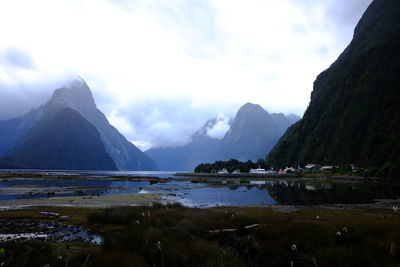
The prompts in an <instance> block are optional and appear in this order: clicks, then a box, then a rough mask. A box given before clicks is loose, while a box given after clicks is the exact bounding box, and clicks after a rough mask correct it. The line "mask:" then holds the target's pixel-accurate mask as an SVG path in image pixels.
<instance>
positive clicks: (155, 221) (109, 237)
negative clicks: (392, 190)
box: [0, 204, 400, 267]
mask: <svg viewBox="0 0 400 267" xmlns="http://www.w3.org/2000/svg"><path fill="white" fill-rule="evenodd" d="M81 214H83V211H82V213H81ZM86 224H88V225H89V226H90V225H92V226H96V227H100V228H101V229H103V233H102V236H103V238H104V243H103V245H102V246H101V247H96V246H86V247H84V245H83V244H84V243H83V244H70V245H69V246H70V247H69V248H68V249H67V248H66V247H63V246H65V244H47V245H45V249H42V247H43V244H41V245H38V244H40V243H35V244H34V245H29V246H30V247H31V248H33V251H32V250H31V251H30V250H29V249H27V247H26V244H12V243H5V244H1V245H0V247H4V248H5V251H6V253H7V252H8V253H9V254H10V253H11V254H12V255H13V258H14V259H21V260H22V259H25V260H27V261H26V263H24V262H22V265H19V263H18V265H16V266H43V265H44V264H45V263H49V264H51V266H66V265H67V266H96V267H101V266H290V262H293V266H398V262H400V214H398V213H396V212H394V211H392V210H388V209H370V208H356V209H349V210H345V209H341V210H331V209H323V208H304V209H300V210H298V211H297V212H291V213H281V212H278V211H274V210H272V209H269V208H267V207H219V208H213V209H193V208H185V207H182V206H179V205H168V206H163V205H159V204H157V205H154V206H153V207H120V208H110V209H103V210H97V211H95V212H90V213H89V214H88V216H87V222H86ZM252 224H259V225H258V226H256V227H253V228H251V229H246V228H245V226H247V225H252ZM222 229H233V230H231V231H220V232H210V231H211V230H222ZM338 233H340V234H338ZM293 245H295V248H296V249H295V250H293ZM36 253H37V254H40V257H39V258H37V259H31V256H29V255H34V254H36ZM88 255H90V256H88ZM60 256H61V257H62V258H61V259H60V258H59V257H60ZM57 257H58V258H57ZM38 262H40V264H39V265H35V264H36V263H38ZM28 263H29V264H28ZM24 264H25V265H24Z"/></svg>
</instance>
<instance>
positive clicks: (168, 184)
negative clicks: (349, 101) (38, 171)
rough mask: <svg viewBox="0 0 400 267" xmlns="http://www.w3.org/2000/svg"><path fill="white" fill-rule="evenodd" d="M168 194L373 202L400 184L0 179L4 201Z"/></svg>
mask: <svg viewBox="0 0 400 267" xmlns="http://www.w3.org/2000/svg"><path fill="white" fill-rule="evenodd" d="M149 193H166V195H167V196H166V197H165V198H166V199H168V200H175V201H179V202H181V203H182V204H184V205H187V206H199V207H210V206H218V205H249V204H286V205H319V204H336V203H342V204H347V203H372V202H373V200H374V199H379V198H399V196H400V187H399V186H398V185H397V186H396V185H389V184H377V183H344V182H329V181H325V180H321V181H304V180H299V181H286V180H283V181H234V182H232V181H216V182H210V183H199V182H190V181H181V180H178V181H176V180H163V179H161V180H158V181H149V180H143V181H115V180H108V179H100V178H99V179H87V180H85V179H81V180H73V179H68V180H62V179H61V180H40V179H12V180H0V200H12V199H18V198H45V197H47V198H50V197H60V196H76V195H87V196H100V195H113V194H149Z"/></svg>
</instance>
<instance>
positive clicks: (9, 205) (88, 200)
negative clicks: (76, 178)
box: [0, 194, 163, 210]
mask: <svg viewBox="0 0 400 267" xmlns="http://www.w3.org/2000/svg"><path fill="white" fill-rule="evenodd" d="M162 196H163V194H116V195H107V196H73V197H54V198H36V199H17V200H5V201H0V210H4V209H18V208H23V207H31V206H65V207H84V208H104V207H115V206H137V205H150V204H152V203H153V202H159V201H160V200H161V197H162Z"/></svg>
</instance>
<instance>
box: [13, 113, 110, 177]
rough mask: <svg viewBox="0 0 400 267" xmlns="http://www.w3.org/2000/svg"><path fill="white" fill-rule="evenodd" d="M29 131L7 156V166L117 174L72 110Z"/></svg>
mask: <svg viewBox="0 0 400 267" xmlns="http://www.w3.org/2000/svg"><path fill="white" fill-rule="evenodd" d="M32 130H33V131H32V134H30V135H29V136H28V137H27V138H26V139H25V140H24V142H23V144H21V145H20V146H19V147H18V148H17V149H15V150H13V151H12V153H11V154H9V155H8V157H9V161H10V162H11V163H13V162H15V163H16V164H18V165H20V166H24V167H27V168H33V169H57V170H117V168H116V166H115V163H114V161H113V160H112V158H111V157H110V156H109V154H108V153H107V152H106V150H105V147H104V144H103V142H102V141H101V137H100V134H99V132H98V131H97V130H96V128H95V127H94V126H93V125H92V124H91V123H89V122H88V121H87V120H86V119H84V118H83V117H82V116H81V115H80V114H79V113H78V112H77V111H75V110H73V109H70V108H63V109H60V110H58V111H56V112H55V114H54V115H53V116H52V117H51V118H50V117H49V118H46V120H45V121H41V123H40V124H37V125H36V126H34V128H33V129H32Z"/></svg>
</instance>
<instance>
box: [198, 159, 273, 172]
mask: <svg viewBox="0 0 400 267" xmlns="http://www.w3.org/2000/svg"><path fill="white" fill-rule="evenodd" d="M258 167H261V168H263V169H266V170H268V169H270V165H268V164H267V162H266V161H265V160H263V159H259V160H258V161H257V162H252V161H250V160H248V161H245V162H243V161H239V160H237V159H230V160H228V161H216V162H214V163H212V164H210V163H202V164H200V165H198V166H197V167H196V168H195V169H194V171H195V172H200V173H212V172H217V171H219V170H222V169H227V170H228V171H229V172H233V171H234V170H240V172H249V170H250V169H255V168H258Z"/></svg>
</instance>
